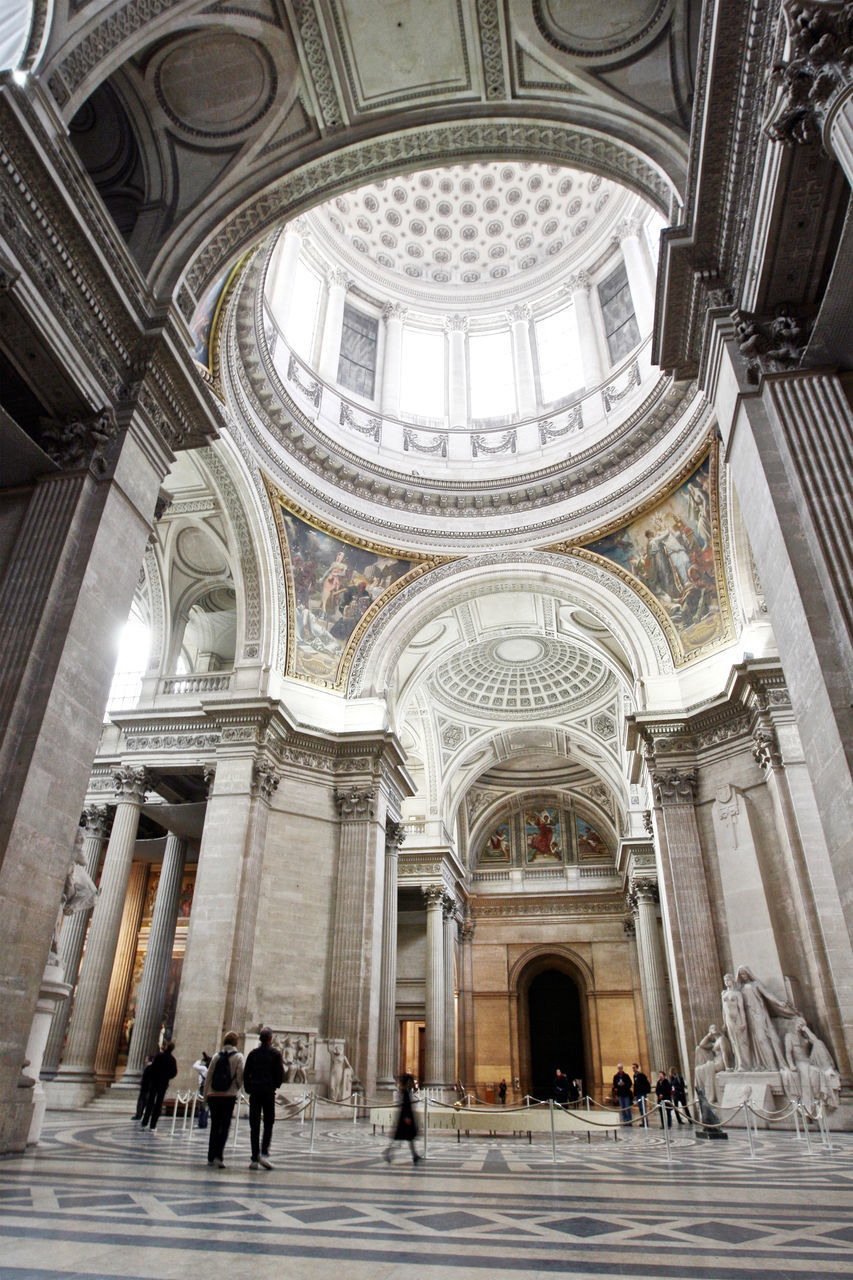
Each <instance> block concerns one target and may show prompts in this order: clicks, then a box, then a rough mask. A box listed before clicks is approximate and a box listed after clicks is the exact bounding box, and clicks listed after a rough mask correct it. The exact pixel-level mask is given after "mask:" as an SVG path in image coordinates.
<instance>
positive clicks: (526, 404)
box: [506, 302, 537, 418]
mask: <svg viewBox="0 0 853 1280" xmlns="http://www.w3.org/2000/svg"><path fill="white" fill-rule="evenodd" d="M530 314H531V313H530V307H529V306H528V305H527V303H526V302H519V303H518V304H517V305H516V306H514V307H510V308H509V310H508V311H507V313H506V318H507V320H508V321H509V331H510V335H511V337H512V367H513V372H514V373H515V400H516V404H517V406H518V412H519V414H520V415H521V417H522V418H532V417H533V416H534V414H535V413H536V409H537V400H536V378H535V375H534V372H533V347H532V344H531V341H530Z"/></svg>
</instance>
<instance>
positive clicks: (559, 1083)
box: [554, 1067, 569, 1107]
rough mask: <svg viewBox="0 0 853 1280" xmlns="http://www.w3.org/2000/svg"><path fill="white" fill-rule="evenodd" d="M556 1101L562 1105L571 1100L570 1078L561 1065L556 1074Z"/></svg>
mask: <svg viewBox="0 0 853 1280" xmlns="http://www.w3.org/2000/svg"><path fill="white" fill-rule="evenodd" d="M554 1101H555V1102H556V1103H557V1104H558V1105H559V1106H561V1107H564V1106H566V1104H567V1102H568V1101H569V1080H568V1077H567V1076H565V1075H564V1074H563V1072H562V1071H561V1070H560V1068H559V1067H557V1071H556V1074H555V1076H554Z"/></svg>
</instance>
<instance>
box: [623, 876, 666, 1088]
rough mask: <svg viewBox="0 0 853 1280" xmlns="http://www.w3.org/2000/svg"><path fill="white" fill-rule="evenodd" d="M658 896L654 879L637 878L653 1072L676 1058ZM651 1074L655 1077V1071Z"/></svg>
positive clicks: (634, 887) (640, 951)
mask: <svg viewBox="0 0 853 1280" xmlns="http://www.w3.org/2000/svg"><path fill="white" fill-rule="evenodd" d="M657 900H658V892H657V884H656V883H655V881H654V880H650V879H641V880H635V881H634V883H633V885H632V890H631V905H632V907H633V909H634V912H635V915H634V926H635V929H636V932H637V957H638V959H639V962H640V989H641V991H642V995H643V1012H644V1014H645V1019H646V1036H647V1039H648V1042H649V1068H650V1070H651V1071H652V1072H656V1071H669V1068H670V1067H671V1066H673V1065H674V1064H675V1062H676V1048H675V1036H674V1035H673V1027H672V1017H671V1016H670V1011H669V982H668V980H667V975H666V964H665V962H664V956H663V948H662V946H661V940H660V929H659V926H658V916H657V909H656V906H655V904H656V902H657ZM651 1078H652V1079H654V1075H652V1077H651Z"/></svg>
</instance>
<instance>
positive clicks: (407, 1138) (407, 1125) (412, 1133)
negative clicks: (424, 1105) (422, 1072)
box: [382, 1075, 421, 1164]
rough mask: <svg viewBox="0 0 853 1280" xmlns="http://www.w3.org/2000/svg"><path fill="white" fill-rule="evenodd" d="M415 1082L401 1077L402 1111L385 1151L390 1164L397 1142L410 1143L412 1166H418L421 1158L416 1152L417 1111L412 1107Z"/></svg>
mask: <svg viewBox="0 0 853 1280" xmlns="http://www.w3.org/2000/svg"><path fill="white" fill-rule="evenodd" d="M414 1085H415V1082H414V1080H413V1079H412V1077H411V1076H408V1075H407V1076H401V1077H400V1110H399V1112H398V1115H397V1127H396V1128H395V1130H394V1132H393V1134H392V1135H391V1141H390V1142H389V1143H388V1146H387V1147H386V1148H385V1150H384V1151H383V1153H382V1154H383V1155H384V1157H385V1159H386V1160H387V1161H388V1163H389V1164H390V1163H391V1160H392V1157H393V1155H394V1143H395V1142H408V1144H409V1148H410V1150H411V1152H412V1164H417V1163H418V1161H419V1160H420V1159H421V1157H420V1156H419V1155H418V1153H417V1151H415V1138H416V1137H417V1136H418V1125H417V1121H416V1120H415V1109H414V1107H413V1106H412V1089H413V1088H414Z"/></svg>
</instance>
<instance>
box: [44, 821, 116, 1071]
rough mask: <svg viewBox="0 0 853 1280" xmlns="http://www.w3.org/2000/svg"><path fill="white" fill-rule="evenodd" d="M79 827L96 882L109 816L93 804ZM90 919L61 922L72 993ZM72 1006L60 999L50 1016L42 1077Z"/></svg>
mask: <svg viewBox="0 0 853 1280" xmlns="http://www.w3.org/2000/svg"><path fill="white" fill-rule="evenodd" d="M81 826H82V827H83V846H82V853H83V857H84V858H85V859H86V871H87V872H88V874H89V875H90V876H91V877H92V879H93V880H95V881H97V879H98V867H99V866H100V865H101V854H102V853H103V850H104V845H105V843H106V840H107V834H108V831H109V826H110V816H109V811H108V809H107V808H106V806H105V805H92V806H91V807H90V808H88V809H84V810H83V816H82V818H81ZM91 917H92V912H91V910H89V911H78V912H77V913H76V914H75V915H73V916H66V917H65V919H64V920H63V922H62V932H61V934H60V935H59V963H60V965H61V966H62V972H63V976H64V979H65V981H66V982H67V983H68V984H69V986H70V987H71V989H72V990H73V989H74V984H75V983H76V981H77V975H78V974H79V972H80V959H81V957H82V955H83V943H84V942H85V940H86V930H87V929H88V927H89V921H90V919H91ZM72 1003H73V997H71V998H69V999H68V1000H63V1001H62V1003H61V1004H60V1005H58V1006H57V1008H56V1011H55V1013H54V1015H53V1020H52V1022H51V1024H50V1031H49V1033H48V1037H47V1044H46V1046H45V1051H44V1059H43V1062H42V1076H53V1075H55V1074H56V1070H57V1068H58V1066H59V1060H60V1058H61V1056H62V1046H63V1045H64V1043H65V1031H66V1028H67V1027H68V1020H69V1018H70V1017H71V1007H72Z"/></svg>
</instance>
